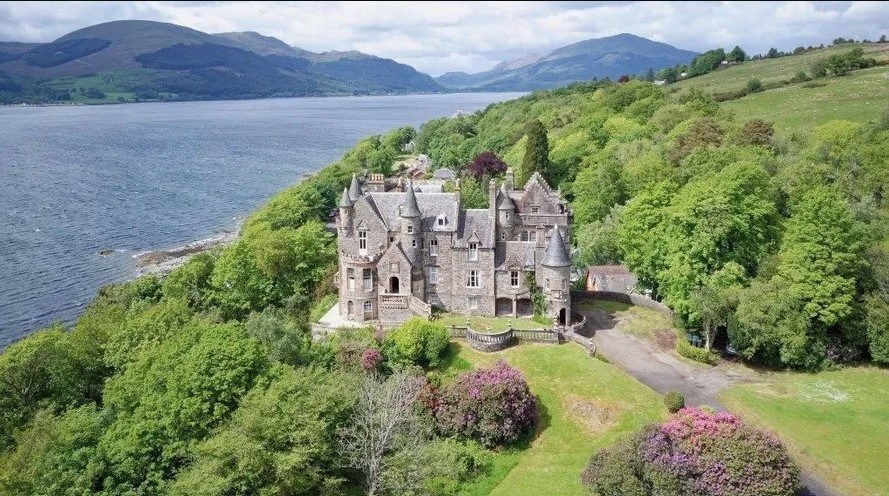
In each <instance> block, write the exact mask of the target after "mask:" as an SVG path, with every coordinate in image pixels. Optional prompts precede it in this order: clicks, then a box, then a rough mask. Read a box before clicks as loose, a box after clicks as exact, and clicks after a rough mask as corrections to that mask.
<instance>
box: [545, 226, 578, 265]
mask: <svg viewBox="0 0 889 496" xmlns="http://www.w3.org/2000/svg"><path fill="white" fill-rule="evenodd" d="M542 265H544V266H546V267H568V266H570V265H571V256H570V255H568V250H566V249H565V242H564V241H562V233H561V232H559V226H553V234H552V236H550V237H549V244H548V245H546V255H544V256H543V262H542Z"/></svg>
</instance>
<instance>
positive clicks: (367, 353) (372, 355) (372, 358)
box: [361, 348, 383, 372]
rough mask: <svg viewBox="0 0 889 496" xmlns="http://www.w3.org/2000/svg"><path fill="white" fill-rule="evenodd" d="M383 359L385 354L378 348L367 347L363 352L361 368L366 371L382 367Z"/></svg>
mask: <svg viewBox="0 0 889 496" xmlns="http://www.w3.org/2000/svg"><path fill="white" fill-rule="evenodd" d="M382 361H383V354H382V353H380V350H378V349H376V348H367V349H365V350H364V351H362V352H361V368H363V369H364V371H365V372H373V371H375V370H377V369H378V368H379V367H380V363H382Z"/></svg>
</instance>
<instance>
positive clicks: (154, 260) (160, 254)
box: [133, 226, 241, 277]
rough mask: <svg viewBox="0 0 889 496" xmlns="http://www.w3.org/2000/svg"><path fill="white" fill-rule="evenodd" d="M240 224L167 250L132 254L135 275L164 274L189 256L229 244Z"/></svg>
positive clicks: (238, 231)
mask: <svg viewBox="0 0 889 496" xmlns="http://www.w3.org/2000/svg"><path fill="white" fill-rule="evenodd" d="M240 234H241V230H240V226H239V227H238V228H236V229H235V230H224V231H222V232H220V233H219V234H217V235H215V236H211V237H209V238H205V239H201V240H198V241H193V242H191V243H188V244H185V245H182V246H177V247H175V248H170V249H167V250H152V251H146V252H142V253H137V254H135V255H133V258H134V259H135V260H136V266H138V267H139V272H138V274H137V275H136V277H142V276H145V275H149V274H155V275H166V274H168V273H169V272H170V271H172V270H174V269H176V268H178V267H181V266H182V265H184V264H185V262H187V261H188V259H190V258H191V257H193V256H195V255H197V254H198V253H204V252H207V251H210V250H212V249H214V248H219V247H223V246H227V245H230V244H231V243H233V242H234V241H235V240H236V239H238V236H240Z"/></svg>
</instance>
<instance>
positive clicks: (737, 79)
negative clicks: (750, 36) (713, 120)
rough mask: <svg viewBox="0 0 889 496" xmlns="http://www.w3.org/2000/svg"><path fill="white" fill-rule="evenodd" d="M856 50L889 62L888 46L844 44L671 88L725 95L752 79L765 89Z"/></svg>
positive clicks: (756, 62)
mask: <svg viewBox="0 0 889 496" xmlns="http://www.w3.org/2000/svg"><path fill="white" fill-rule="evenodd" d="M855 47H862V48H864V51H865V52H866V53H865V57H873V58H875V59H877V60H887V59H889V44H869V45H862V44H845V45H840V46H834V47H827V48H822V49H818V50H813V51H811V52H807V53H803V54H800V55H791V56H789V57H780V58H777V59H763V60H751V61H747V62H744V63H743V64H739V65H734V66H731V67H727V68H725V69H720V70H716V71H713V72H710V73H708V74H704V75H702V76H697V77H693V78H690V79H686V80H684V81H679V82H677V83H675V84H673V85H670V86H669V87H670V88H678V89H680V90H686V89H689V88H697V89H699V90H703V91H706V92H708V93H712V92H725V91H733V90H740V89H743V88H745V87H746V86H747V81H749V80H751V79H753V78H756V79H759V80H760V81H761V82H762V84H763V85H767V84H769V83H773V82H777V81H781V80H789V79H790V78H792V77H793V76H794V75H795V74H796V73H797V72H799V71H805V72H806V73H807V74H809V75H810V76H811V74H812V64H813V63H814V62H815V61H816V60H818V59H822V58H825V57H829V56H831V55H834V54H838V53H846V52H848V51H850V50H852V49H853V48H855Z"/></svg>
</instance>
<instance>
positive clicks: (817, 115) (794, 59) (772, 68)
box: [668, 44, 889, 133]
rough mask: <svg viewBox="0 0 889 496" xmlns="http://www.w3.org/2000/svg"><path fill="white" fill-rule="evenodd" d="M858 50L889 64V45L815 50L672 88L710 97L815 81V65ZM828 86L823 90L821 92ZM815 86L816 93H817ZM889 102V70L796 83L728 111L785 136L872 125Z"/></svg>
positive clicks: (730, 105)
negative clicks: (833, 124)
mask: <svg viewBox="0 0 889 496" xmlns="http://www.w3.org/2000/svg"><path fill="white" fill-rule="evenodd" d="M856 46H861V47H863V48H864V49H865V52H866V53H865V56H866V57H873V58H875V59H877V60H878V61H885V60H889V44H879V45H878V44H871V45H861V44H846V45H841V46H836V47H828V48H824V49H819V50H814V51H811V52H808V53H804V54H801V55H793V56H789V57H780V58H776V59H764V60H756V61H748V62H745V63H743V64H740V65H736V66H732V67H728V68H726V69H722V70H717V71H714V72H711V73H708V74H704V75H702V76H698V77H694V78H691V79H686V80H684V81H679V82H677V83H675V84H673V85H670V86H669V87H668V88H669V89H671V90H674V89H675V90H687V89H690V88H696V89H699V90H702V91H705V92H707V93H714V92H728V91H735V90H741V89H743V88H744V87H745V86H746V85H747V81H749V80H751V79H754V78H756V79H759V80H760V81H761V82H762V84H763V85H765V86H768V85H769V84H770V83H779V82H780V81H788V80H790V79H791V78H793V77H794V76H795V75H796V73H797V72H799V71H803V72H806V73H807V74H808V75H811V68H812V64H813V63H814V62H815V61H816V60H818V59H822V58H825V57H828V56H830V55H834V54H838V53H845V52H847V51H849V50H851V49H852V48H854V47H856ZM822 84H823V86H821V85H822ZM813 86H814V87H813ZM887 102H889V66H877V67H872V68H869V69H861V70H857V71H855V72H853V73H852V74H851V75H849V76H843V77H825V78H820V79H817V80H814V81H812V82H808V83H806V82H802V83H793V84H788V85H786V86H781V87H778V88H775V89H770V90H766V91H762V92H759V93H753V94H750V95H748V96H745V97H742V98H740V99H737V100H730V101H727V102H723V103H722V104H721V105H722V107H723V108H725V109H728V110H731V111H733V112H734V113H735V116H736V117H737V118H738V120H741V121H744V120H747V119H752V118H758V119H764V120H768V121H772V122H774V123H775V129H776V130H777V131H778V132H779V133H789V132H790V131H795V130H805V129H809V128H812V127H814V126H817V125H819V124H823V123H825V122H827V121H829V120H833V119H848V120H852V121H855V122H866V121H869V120H872V119H876V118H877V117H879V116H880V115H881V114H882V113H883V112H885V111H886V108H887Z"/></svg>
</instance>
